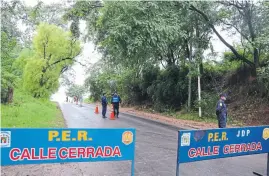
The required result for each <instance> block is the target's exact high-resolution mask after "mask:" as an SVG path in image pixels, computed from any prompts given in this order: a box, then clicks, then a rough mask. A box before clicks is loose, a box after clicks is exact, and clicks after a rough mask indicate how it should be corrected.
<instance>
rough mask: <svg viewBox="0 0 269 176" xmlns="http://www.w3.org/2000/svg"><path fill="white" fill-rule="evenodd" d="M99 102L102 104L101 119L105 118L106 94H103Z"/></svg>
mask: <svg viewBox="0 0 269 176" xmlns="http://www.w3.org/2000/svg"><path fill="white" fill-rule="evenodd" d="M101 102H102V115H103V118H106V110H107V104H108V103H107V98H106V93H103V96H102V99H101Z"/></svg>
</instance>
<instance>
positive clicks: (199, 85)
mask: <svg viewBox="0 0 269 176" xmlns="http://www.w3.org/2000/svg"><path fill="white" fill-rule="evenodd" d="M200 80H201V79H200V64H198V102H199V117H202V108H201V104H200V103H201V83H200Z"/></svg>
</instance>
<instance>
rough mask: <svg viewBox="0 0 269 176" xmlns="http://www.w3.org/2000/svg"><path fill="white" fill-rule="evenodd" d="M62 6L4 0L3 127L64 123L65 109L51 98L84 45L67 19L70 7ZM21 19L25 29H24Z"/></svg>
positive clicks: (2, 32) (61, 125) (62, 125)
mask: <svg viewBox="0 0 269 176" xmlns="http://www.w3.org/2000/svg"><path fill="white" fill-rule="evenodd" d="M59 7H61V5H60V4H58V5H50V6H47V5H44V4H43V3H42V2H39V3H38V4H37V5H36V6H35V7H27V6H25V5H24V3H23V2H21V1H8V2H7V1H3V3H2V6H1V16H2V19H4V20H2V22H3V23H2V25H1V122H2V124H1V126H2V127H64V119H63V117H62V114H61V110H60V109H59V108H58V105H57V103H55V102H51V101H50V97H51V95H52V94H53V93H55V92H56V91H57V90H58V88H59V86H60V83H59V78H60V77H61V76H62V75H64V73H65V71H66V70H68V68H69V67H71V66H72V64H73V63H74V62H75V59H74V58H75V57H76V56H78V55H79V53H80V50H81V48H80V42H79V40H78V39H76V37H74V36H73V34H72V33H71V32H70V30H69V29H68V27H67V24H65V22H63V20H61V19H62V14H63V10H64V8H59ZM55 12H57V14H55ZM18 20H20V21H21V22H22V24H23V25H25V26H24V27H26V30H25V31H21V29H19V28H18V24H17V21H18Z"/></svg>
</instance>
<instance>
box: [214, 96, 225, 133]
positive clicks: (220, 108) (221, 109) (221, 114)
mask: <svg viewBox="0 0 269 176" xmlns="http://www.w3.org/2000/svg"><path fill="white" fill-rule="evenodd" d="M226 97H227V95H226V94H221V95H220V100H219V101H218V103H217V107H216V115H217V118H218V122H219V128H226V123H227V106H226V104H225V100H226Z"/></svg>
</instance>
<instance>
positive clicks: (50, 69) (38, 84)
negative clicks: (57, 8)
mask: <svg viewBox="0 0 269 176" xmlns="http://www.w3.org/2000/svg"><path fill="white" fill-rule="evenodd" d="M33 45H34V48H35V55H34V56H33V58H32V59H31V60H29V61H28V62H27V64H26V66H25V70H24V72H25V73H24V77H23V81H24V88H25V89H26V90H28V91H30V92H31V93H32V94H33V96H34V97H47V96H49V95H50V94H51V93H53V92H54V91H56V90H57V89H58V86H59V83H58V79H59V76H60V74H62V73H63V72H65V71H66V68H68V66H70V65H71V64H72V63H73V62H75V57H76V56H78V55H79V53H80V46H79V42H78V41H77V40H76V39H75V38H73V37H72V35H71V33H70V32H65V31H63V30H62V29H61V28H59V27H57V26H55V25H49V24H46V23H42V24H40V25H39V26H38V29H37V34H36V35H35V37H34V39H33Z"/></svg>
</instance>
